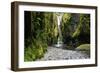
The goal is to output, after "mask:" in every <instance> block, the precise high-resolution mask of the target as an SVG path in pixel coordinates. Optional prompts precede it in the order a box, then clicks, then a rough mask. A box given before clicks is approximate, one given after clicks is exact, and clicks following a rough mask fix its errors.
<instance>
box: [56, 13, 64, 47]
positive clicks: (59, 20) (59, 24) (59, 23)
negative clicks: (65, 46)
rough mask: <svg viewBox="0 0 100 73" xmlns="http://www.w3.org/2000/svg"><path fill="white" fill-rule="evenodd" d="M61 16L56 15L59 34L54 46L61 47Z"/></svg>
mask: <svg viewBox="0 0 100 73" xmlns="http://www.w3.org/2000/svg"><path fill="white" fill-rule="evenodd" d="M62 16H63V14H59V15H57V22H58V24H57V26H58V33H59V35H58V41H57V44H56V45H55V46H56V47H61V46H62V43H63V42H62V33H61V28H60V26H61V20H62Z"/></svg>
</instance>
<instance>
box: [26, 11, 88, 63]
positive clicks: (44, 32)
mask: <svg viewBox="0 0 100 73" xmlns="http://www.w3.org/2000/svg"><path fill="white" fill-rule="evenodd" d="M57 24H58V23H57V16H56V13H55V12H32V11H25V34H24V35H25V50H24V53H25V54H24V60H25V61H35V60H37V59H39V58H42V57H43V56H44V54H45V52H46V50H47V47H48V46H52V45H54V44H56V43H57V40H58V35H59V33H58V26H57ZM61 32H62V40H63V43H64V44H65V45H66V49H68V48H71V49H75V47H77V46H79V45H81V44H85V43H90V15H89V14H77V13H64V14H63V17H62V20H61Z"/></svg>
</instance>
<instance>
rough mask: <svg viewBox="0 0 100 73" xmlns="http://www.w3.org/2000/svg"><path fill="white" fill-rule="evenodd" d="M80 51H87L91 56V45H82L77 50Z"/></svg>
mask: <svg viewBox="0 0 100 73" xmlns="http://www.w3.org/2000/svg"><path fill="white" fill-rule="evenodd" d="M76 50H79V51H85V52H86V53H87V54H90V44H82V45H80V46H78V47H77V48H76Z"/></svg>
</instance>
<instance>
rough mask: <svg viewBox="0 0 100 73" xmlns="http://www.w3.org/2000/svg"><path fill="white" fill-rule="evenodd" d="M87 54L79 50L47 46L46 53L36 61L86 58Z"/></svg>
mask: <svg viewBox="0 0 100 73" xmlns="http://www.w3.org/2000/svg"><path fill="white" fill-rule="evenodd" d="M88 58H89V56H88V55H87V54H85V53H83V52H81V51H73V50H65V49H62V48H55V47H48V49H47V53H46V54H45V55H44V57H43V58H41V59H38V61H48V60H70V59H88Z"/></svg>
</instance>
